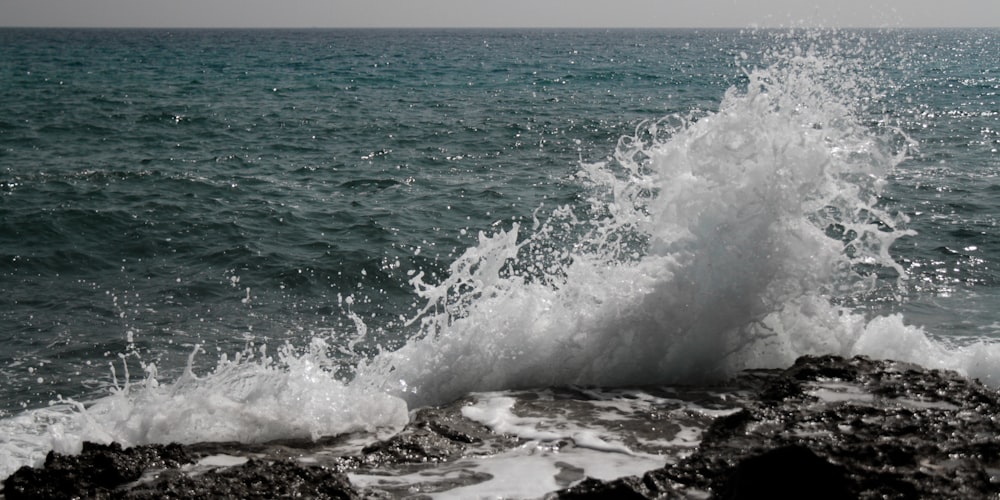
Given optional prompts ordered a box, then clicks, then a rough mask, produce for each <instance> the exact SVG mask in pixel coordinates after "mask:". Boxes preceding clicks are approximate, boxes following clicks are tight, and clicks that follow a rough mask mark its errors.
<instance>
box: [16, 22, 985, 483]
mask: <svg viewBox="0 0 1000 500" xmlns="http://www.w3.org/2000/svg"><path fill="white" fill-rule="evenodd" d="M998 34H1000V32H998V31H996V30H903V31H846V32H809V31H782V32H774V31H755V32H743V31H705V30H701V31H694V30H691V31H594V30H587V31H573V30H564V31H481V30H480V31H463V30H448V31H432V30H423V31H394V30H374V31H372V30H340V31H338V30H333V31H329V30H315V31H266V30H259V31H238V30H237V31H198V30H193V31H183V30H182V31H157V30H153V31H150V30H145V31H143V30H140V31H129V30H111V31H105V30H0V45H2V47H3V50H2V51H0V79H2V81H3V82H4V85H3V86H2V87H0V103H2V108H0V109H2V110H3V113H2V115H0V372H2V374H3V376H4V378H5V379H6V380H7V381H8V383H7V384H5V385H4V386H3V387H0V414H2V415H3V416H4V417H5V418H4V420H3V421H0V427H3V428H4V435H3V437H0V464H2V470H3V473H2V474H0V475H6V474H8V473H9V472H10V471H12V470H13V468H14V467H17V466H19V465H21V464H24V463H30V462H31V461H33V460H37V459H38V458H39V457H41V456H43V455H44V453H45V451H47V450H48V449H51V448H55V449H59V450H65V451H72V450H73V449H76V447H78V446H79V442H80V441H81V440H84V439H90V440H110V439H115V440H119V441H123V442H125V443H140V442H154V441H169V440H180V441H185V442H192V441H200V440H209V439H222V440H229V439H236V440H244V441H248V440H266V439H273V438H280V437H293V436H294V437H301V436H314V437H315V436H320V435H327V434H334V433H338V432H345V431H350V430H357V429H367V430H372V429H375V428H377V427H384V428H392V427H394V426H399V425H401V424H402V423H404V422H405V421H406V411H407V409H409V408H413V407H417V406H419V405H424V404H436V403H444V402H448V401H450V400H452V399H454V398H456V397H459V396H462V395H464V394H466V393H468V392H470V391H486V390H490V391H492V390H503V389H513V388H523V387H549V386H561V385H566V384H589V385H597V386H618V385H635V384H653V383H677V382H691V381H700V380H705V379H712V378H718V377H723V376H725V375H726V374H729V373H732V372H733V371H735V370H738V369H740V368H745V367H751V366H781V365H783V364H787V363H789V362H790V361H791V360H792V359H794V358H795V357H796V356H798V355H801V354H806V353H827V352H832V353H837V354H857V353H861V354H869V355H872V356H887V357H895V358H904V359H907V360H912V361H916V362H919V363H922V364H925V365H930V366H935V367H944V368H951V369H957V370H960V371H962V372H964V373H967V374H969V375H971V376H976V377H980V378H982V379H984V381H986V382H987V383H991V384H993V385H1000V370H998V369H997V368H996V367H997V366H1000V365H998V364H997V362H996V361H997V355H998V353H1000V349H998V347H997V345H996V344H995V342H996V340H995V339H996V338H997V337H998V336H1000V315H998V312H997V311H998V307H997V306H998V304H1000V293H998V286H1000V281H998V272H997V265H998V263H1000V245H998V240H1000V230H998V229H997V227H996V225H997V220H998V216H1000V202H998V201H997V200H998V198H997V194H998V193H1000V179H998V173H1000V154H998V153H997V149H998V147H1000V104H998V99H1000V98H998V95H997V94H998V92H1000V62H998V60H997V58H996V54H997V53H1000V42H998V37H997V35H998ZM196 346H198V347H197V348H196ZM196 349H197V355H195V356H193V358H191V354H192V353H193V352H195V350H196ZM189 358H190V361H189ZM60 398H61V399H64V400H73V401H77V402H81V403H84V402H86V404H85V405H75V404H73V403H62V404H57V405H55V406H49V405H50V402H51V401H56V400H59V399H60ZM84 407H85V408H86V410H83V409H82V408H84Z"/></svg>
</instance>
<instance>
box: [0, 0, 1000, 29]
mask: <svg viewBox="0 0 1000 500" xmlns="http://www.w3.org/2000/svg"><path fill="white" fill-rule="evenodd" d="M803 25H808V26H816V25H820V26H835V27H858V26H860V27H953V26H969V27H973V26H990V27H1000V0H558V1H557V0H495V1H491V2H485V1H480V0H0V26H88V27H90V26H100V27H757V26H760V27H774V26H803Z"/></svg>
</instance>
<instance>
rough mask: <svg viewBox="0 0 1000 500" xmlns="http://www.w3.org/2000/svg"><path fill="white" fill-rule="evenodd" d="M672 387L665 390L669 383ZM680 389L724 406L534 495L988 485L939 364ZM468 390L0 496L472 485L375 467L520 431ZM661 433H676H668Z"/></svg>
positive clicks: (112, 463) (949, 377) (966, 405)
mask: <svg viewBox="0 0 1000 500" xmlns="http://www.w3.org/2000/svg"><path fill="white" fill-rule="evenodd" d="M649 390H650V391H651V392H650V393H656V391H663V390H664V389H662V388H661V389H655V388H650V389H649ZM671 391H673V392H671V393H672V394H674V393H677V389H676V388H673V389H671ZM684 391H685V392H686V393H692V394H693V393H699V392H698V391H705V392H702V393H700V394H712V395H713V397H716V398H720V399H721V400H725V401H728V402H730V403H731V406H732V408H731V409H730V410H726V411H719V412H715V413H713V412H711V411H709V412H702V413H697V412H695V413H696V414H692V413H690V412H688V413H683V412H682V413H678V411H680V410H671V411H668V410H667V409H665V408H661V409H659V410H656V411H647V412H642V413H643V415H644V416H643V418H644V419H645V421H636V420H634V419H633V420H630V421H625V420H621V422H624V423H621V424H620V426H621V427H622V429H623V432H629V433H632V434H628V435H630V436H631V435H637V436H638V435H640V433H644V434H642V435H643V436H646V437H648V434H649V433H650V432H652V431H654V430H657V429H659V430H658V431H656V432H664V431H663V429H669V428H675V430H676V428H687V429H691V428H692V427H690V426H699V425H700V426H701V427H700V428H699V430H698V432H699V433H700V443H698V444H697V446H696V447H695V446H693V443H692V445H691V446H690V447H689V448H687V449H686V450H685V451H684V452H683V453H678V454H676V455H674V456H671V457H665V458H664V460H663V461H664V462H667V463H666V464H665V465H664V466H662V467H659V468H656V469H653V470H650V471H648V472H646V473H645V474H643V475H641V476H628V477H623V478H618V479H613V480H597V479H592V478H586V477H583V476H584V475H585V474H584V472H583V471H582V470H581V469H579V468H576V467H573V466H571V465H568V464H567V465H564V466H560V472H559V474H558V475H557V476H558V477H556V478H555V483H554V484H559V485H563V486H564V487H563V489H561V490H558V491H551V492H549V493H548V494H547V497H548V498H558V499H577V498H719V499H742V498H824V499H839V498H997V497H998V496H1000V425H998V423H997V418H998V415H1000V397H998V393H997V392H996V391H994V390H992V389H989V388H987V387H985V386H983V385H981V384H979V383H978V382H975V381H971V380H968V379H965V378H963V377H960V376H958V375H956V374H954V373H951V372H943V371H937V370H927V369H924V368H920V367H917V366H914V365H909V364H905V363H898V362H893V361H874V360H870V359H867V358H863V357H857V358H853V359H843V358H838V357H833V356H825V357H805V358H801V359H799V360H798V361H797V362H796V363H795V364H794V365H793V366H792V367H790V368H788V369H784V370H751V371H747V372H744V373H743V374H741V375H740V376H738V377H736V378H735V379H733V380H731V381H729V382H728V383H727V384H725V385H721V386H718V387H711V388H685V389H684ZM559 394H561V395H559ZM588 394H592V393H588V392H586V391H581V390H567V391H565V392H563V393H558V394H557V396H558V397H554V398H551V400H547V401H544V402H540V401H533V400H528V399H526V400H521V401H519V402H518V404H517V405H516V406H515V407H514V408H513V411H514V413H519V412H520V413H522V414H527V413H530V412H532V411H535V412H556V411H563V410H566V409H567V408H569V409H570V410H571V411H572V412H576V413H581V412H583V411H584V410H582V409H581V408H583V406H582V401H584V400H586V399H587V398H595V397H597V396H592V395H591V396H588ZM543 403H544V404H543ZM470 404H472V396H470V398H468V399H463V400H460V401H457V402H455V403H453V404H451V405H448V406H444V407H440V408H426V409H422V410H420V411H417V412H416V413H415V414H414V415H413V418H412V422H411V423H410V424H409V425H408V426H407V427H406V428H405V429H404V430H403V431H401V432H400V433H398V434H396V435H394V436H392V437H389V438H387V439H381V440H375V439H373V438H372V437H371V436H354V435H348V436H338V437H331V438H326V439H321V440H319V441H317V442H312V441H285V442H280V443H267V444H257V445H241V444H235V443H206V444H198V445H190V446H181V445H176V444H172V445H166V446H160V445H153V446H137V447H133V448H128V449H122V448H121V447H120V446H118V445H117V444H111V445H96V444H90V443H88V444H86V445H85V447H84V449H83V452H82V453H81V454H79V455H76V456H65V455H59V454H55V453H50V454H49V456H48V457H47V459H46V461H45V464H44V465H42V466H41V467H39V468H29V467H24V468H22V469H20V470H19V471H17V472H16V473H15V474H13V475H12V476H11V477H10V478H8V479H7V480H6V481H5V483H4V491H3V494H4V496H5V497H6V498H7V499H11V500H14V499H21V498H217V497H241V498H285V497H300V498H428V497H429V496H428V495H433V493H435V492H440V491H447V490H448V489H452V488H458V487H462V486H467V485H474V484H483V482H484V481H487V480H489V479H490V477H489V474H486V473H483V472H477V471H476V470H474V469H470V470H466V471H462V473H452V474H451V475H450V476H449V478H448V479H447V480H430V479H428V480H426V481H423V480H417V481H416V482H415V481H414V480H411V481H410V482H399V481H393V480H390V479H392V478H394V477H399V476H406V477H422V476H421V475H420V474H426V477H428V478H430V477H435V476H437V477H441V476H446V475H447V474H442V473H429V472H428V471H434V469H435V468H437V467H444V466H445V465H451V466H454V464H455V462H456V461H462V460H468V459H470V457H471V458H476V457H490V456H496V455H498V454H501V453H505V452H507V451H509V450H515V449H517V448H518V447H522V446H524V445H525V443H526V440H525V439H519V438H517V437H515V436H512V435H505V434H497V433H494V432H493V431H491V430H490V429H489V428H487V427H485V426H483V425H481V424H479V423H476V422H474V421H472V420H469V419H468V418H465V417H464V416H463V412H462V408H463V407H466V406H468V405H470ZM605 406H607V405H605ZM706 408H708V407H707V406H706ZM568 411H569V410H568ZM677 415H687V416H686V417H684V422H683V423H682V424H677V423H676V422H674V420H677ZM699 415H702V416H701V417H699ZM705 415H708V416H705ZM719 415H722V416H719ZM588 418H591V417H588ZM604 423H605V424H606V423H607V422H604ZM622 435H626V434H622ZM670 440H671V442H673V441H676V438H675V437H674V436H673V435H671V437H670ZM626 443H627V444H628V445H629V446H633V442H629V441H627V440H626ZM636 443H638V441H636ZM548 446H549V447H550V448H558V447H560V446H571V444H568V443H566V442H564V441H560V442H556V443H551V444H550V445H548ZM635 446H640V445H638V444H635ZM658 453H659V452H658ZM657 456H659V455H657ZM362 477H364V478H369V480H368V481H367V482H363V483H364V484H352V478H355V479H359V478H362ZM382 477H384V478H386V480H385V481H383V480H381V479H379V478H382ZM370 478H375V479H370ZM355 483H358V481H355Z"/></svg>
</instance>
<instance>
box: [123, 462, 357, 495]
mask: <svg viewBox="0 0 1000 500" xmlns="http://www.w3.org/2000/svg"><path fill="white" fill-rule="evenodd" d="M109 498H122V499H129V500H131V499H135V500H140V499H142V500H145V499H149V500H153V499H160V498H244V499H265V498H314V499H337V500H354V499H360V498H362V496H361V494H360V493H358V492H357V491H356V490H355V489H354V488H352V487H351V484H350V482H348V480H347V477H346V476H344V475H343V474H340V473H337V472H333V471H331V470H329V469H326V468H323V467H307V466H303V465H301V464H296V463H293V462H289V461H284V460H280V461H274V462H267V461H261V460H250V461H248V462H247V463H246V464H244V465H241V466H239V467H231V468H227V469H221V470H213V471H208V472H206V473H204V474H199V475H197V476H187V475H180V476H177V477H174V478H171V480H170V481H162V480H161V481H155V482H151V483H149V484H146V485H140V486H137V487H134V488H132V489H130V490H128V491H126V492H123V493H121V494H120V495H119V494H118V492H114V495H113V496H111V497H109Z"/></svg>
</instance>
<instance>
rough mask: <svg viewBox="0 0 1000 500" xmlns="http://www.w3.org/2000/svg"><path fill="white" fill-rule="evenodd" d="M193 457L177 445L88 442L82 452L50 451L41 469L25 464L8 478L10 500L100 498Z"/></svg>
mask: <svg viewBox="0 0 1000 500" xmlns="http://www.w3.org/2000/svg"><path fill="white" fill-rule="evenodd" d="M191 461H192V458H191V457H190V456H189V455H188V454H187V452H186V451H185V449H184V448H183V447H182V446H180V445H177V444H169V445H165V446H164V445H151V446H139V447H134V448H127V449H122V447H121V445H119V444H118V443H111V444H110V445H101V444H95V443H84V444H83V450H82V451H81V453H80V454H79V455H60V454H58V453H54V452H49V454H48V456H46V458H45V465H44V466H43V467H42V468H40V469H33V468H30V467H22V468H21V469H19V470H18V471H17V472H15V473H14V474H12V475H11V476H10V477H9V478H7V480H6V481H4V495H5V497H6V498H7V499H8V500H15V499H21V498H25V499H29V498H79V497H81V496H84V497H97V496H100V492H101V491H104V490H110V489H113V488H116V487H118V486H121V485H123V484H125V483H128V482H131V481H135V480H137V479H139V478H140V477H141V476H142V474H143V472H144V471H146V470H147V469H161V468H175V467H179V466H180V465H181V464H184V463H190V462H191Z"/></svg>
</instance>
